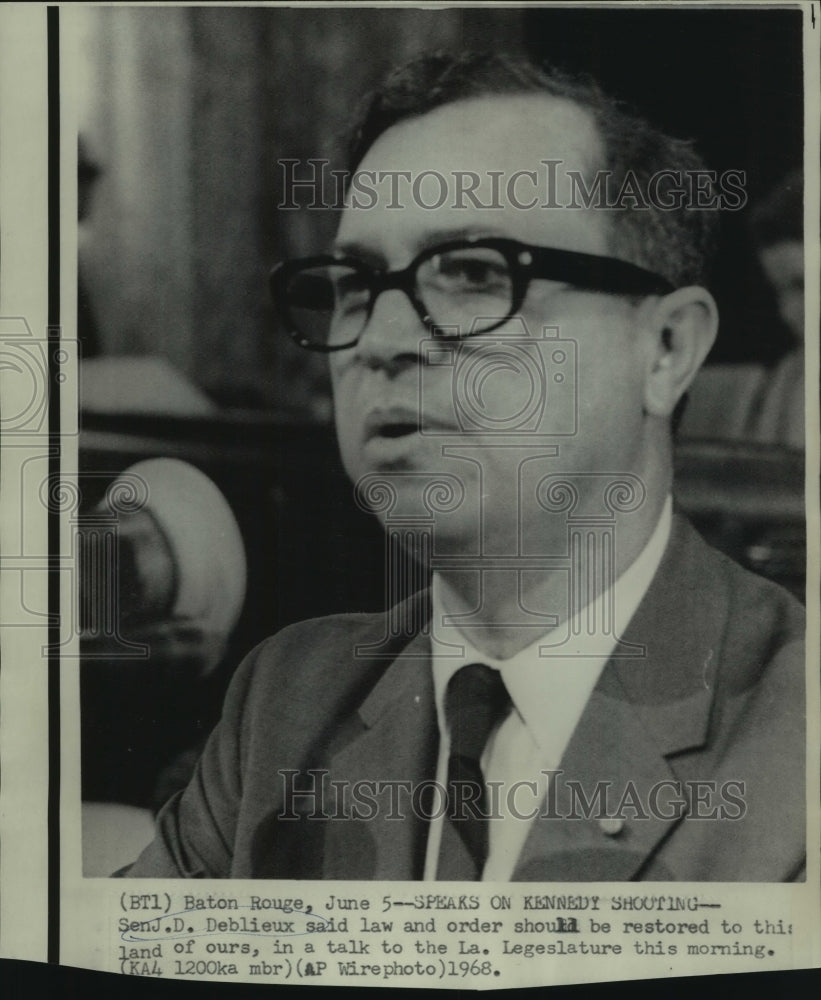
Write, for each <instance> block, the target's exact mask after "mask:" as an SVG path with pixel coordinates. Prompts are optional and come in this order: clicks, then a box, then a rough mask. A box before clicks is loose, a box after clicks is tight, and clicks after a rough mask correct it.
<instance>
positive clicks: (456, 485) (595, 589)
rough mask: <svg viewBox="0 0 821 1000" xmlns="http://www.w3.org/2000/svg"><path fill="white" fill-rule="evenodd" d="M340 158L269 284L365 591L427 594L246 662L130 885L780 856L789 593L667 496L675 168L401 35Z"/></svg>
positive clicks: (604, 871) (794, 827) (760, 870)
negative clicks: (355, 545) (325, 403)
mask: <svg viewBox="0 0 821 1000" xmlns="http://www.w3.org/2000/svg"><path fill="white" fill-rule="evenodd" d="M351 166H352V169H354V170H356V172H357V173H356V174H355V175H354V176H353V178H352V179H351V181H350V184H349V188H348V196H347V200H346V207H345V209H344V211H343V213H342V219H341V224H340V228H339V232H338V236H337V241H336V245H335V248H334V251H333V253H332V254H331V255H329V256H327V257H318V258H311V259H308V260H304V261H297V262H290V263H288V264H285V265H283V266H281V267H280V268H279V269H278V270H277V271H276V272H275V275H274V278H273V288H274V294H275V297H276V300H277V302H278V305H279V308H280V310H281V312H282V314H283V317H284V320H285V323H286V324H287V326H288V327H289V330H290V332H291V333H292V334H293V336H294V337H295V339H296V340H297V341H298V343H300V344H301V345H302V346H304V347H308V348H313V349H318V350H323V351H326V352H327V353H328V354H329V358H330V362H331V373H332V378H333V385H334V397H335V408H336V425H337V433H338V437H339V443H340V449H341V453H342V457H343V461H344V463H345V467H346V470H347V472H348V474H349V475H350V477H351V479H352V481H353V482H354V483H355V484H356V489H357V496H358V498H359V500H360V502H361V503H363V504H365V505H367V506H369V507H370V508H371V509H373V510H374V511H375V512H376V513H377V516H379V517H380V519H381V520H382V521H383V523H384V525H385V529H386V533H387V536H388V553H389V559H388V567H387V569H388V572H387V576H386V587H387V588H388V590H389V591H390V592H393V591H394V590H397V589H399V590H401V589H402V585H399V584H397V582H396V578H397V577H404V576H407V574H408V573H410V572H412V570H410V569H409V567H410V566H411V565H416V564H417V562H422V563H423V564H426V565H428V566H429V567H430V569H431V570H432V583H431V586H430V587H429V588H425V589H423V590H422V591H421V592H419V593H416V594H415V595H414V596H413V597H411V598H409V599H408V600H406V601H404V602H402V603H400V604H399V605H397V606H396V607H394V608H393V609H392V610H391V611H390V612H389V613H388V614H387V615H385V616H375V615H363V616H339V617H332V618H328V619H322V620H318V621H313V622H309V623H301V624H298V625H295V626H292V627H291V628H288V629H286V630H284V631H283V632H282V633H281V634H280V635H279V636H276V637H274V638H273V639H270V640H268V641H267V642H266V643H263V644H262V646H260V647H259V648H258V649H257V650H256V651H255V652H254V653H252V654H251V656H250V657H249V658H248V659H247V660H246V661H245V663H244V664H243V665H242V666H241V667H240V669H239V670H238V671H237V673H236V675H235V678H234V680H233V682H232V686H231V689H230V691H229V694H228V696H227V699H226V703H225V708H224V713H223V718H222V720H221V722H220V723H219V725H218V727H217V729H216V730H215V732H214V734H213V735H212V737H211V739H210V741H209V743H208V746H207V747H206V750H205V752H204V754H203V757H202V759H201V761H200V764H199V765H198V768H197V770H196V773H195V775H194V778H193V780H192V782H191V784H190V785H189V787H188V788H187V789H186V790H185V791H184V792H183V793H181V794H180V795H178V796H176V797H175V798H174V799H172V800H171V801H170V802H169V803H168V805H167V806H166V807H165V809H164V810H163V811H162V812H161V814H160V816H159V817H158V831H157V837H156V839H155V841H154V843H153V844H152V845H150V846H149V848H147V850H146V851H145V852H144V853H143V855H142V856H141V857H140V859H138V861H137V862H136V863H135V865H134V866H132V868H131V869H130V870H129V874H130V875H134V876H136V875H164V876H172V875H184V876H187V877H196V876H206V877H208V876H213V877H220V876H222V877H227V876H231V877H280V878H288V877H302V878H352V879H357V878H363V879H365V878H386V879H390V878H392V879H429V880H432V879H440V880H448V879H457V880H473V879H476V880H478V879H484V880H488V881H491V880H498V881H507V880H522V881H532V880H537V881H562V880H564V881H568V880H570V881H575V880H596V881H599V880H614V881H620V880H633V879H647V880H696V879H700V880H709V881H721V880H731V881H732V880H756V881H758V880H764V881H767V880H772V881H776V880H789V879H794V878H798V877H800V873H801V870H802V859H803V850H804V848H803V844H804V818H803V810H804V777H803V774H804V739H803V726H804V711H803V687H804V680H803V677H804V673H803V670H804V668H803V653H802V652H801V641H802V638H803V620H802V612H801V608H800V606H799V605H798V604H797V602H795V601H794V600H793V599H792V598H791V597H790V596H789V595H788V594H786V593H785V592H784V591H782V590H780V589H779V588H777V587H775V586H773V585H771V584H769V583H766V582H765V581H763V580H761V579H759V578H757V577H754V576H752V575H750V574H748V573H746V572H745V571H743V570H742V569H740V568H739V567H737V566H736V565H734V564H733V563H731V562H729V561H728V560H726V559H724V558H723V557H722V556H720V555H719V554H718V553H716V552H714V551H713V550H711V549H709V548H708V547H707V546H706V545H705V544H704V543H703V542H702V541H701V539H700V538H699V537H698V536H697V535H696V533H695V532H694V531H693V529H692V528H691V527H690V526H689V525H688V524H687V522H686V521H685V520H684V519H683V518H682V517H681V516H680V515H679V514H678V513H677V512H675V511H674V510H673V504H672V499H671V490H672V478H673V475H672V434H673V427H672V425H673V423H674V421H675V419H676V415H677V413H678V412H680V408H681V400H682V399H683V398H684V396H685V394H686V391H687V387H688V385H689V384H690V382H691V381H692V379H693V378H694V376H695V374H696V372H697V370H698V368H699V366H700V365H701V363H702V361H703V360H704V358H705V356H706V354H707V352H708V351H709V349H710V346H711V344H712V342H713V339H714V337H715V333H716V328H717V314H716V307H715V304H714V302H713V299H712V297H711V296H710V294H709V292H707V291H706V289H705V288H704V287H703V283H702V282H703V279H704V270H705V267H706V261H707V257H708V251H709V245H710V242H711V239H712V229H713V224H714V221H715V216H716V214H717V209H718V208H719V207H720V199H717V196H715V193H714V192H711V191H710V190H709V184H708V185H707V187H705V186H704V184H705V182H704V180H703V179H704V176H705V174H704V170H703V166H702V164H701V162H700V160H699V159H698V157H697V156H696V154H695V153H694V152H693V151H692V149H691V148H690V147H689V145H687V144H685V143H681V142H678V141H676V140H672V139H669V138H668V137H666V136H663V135H661V134H660V133H658V132H656V131H655V130H654V129H652V128H651V127H650V126H649V125H648V124H647V123H645V122H643V121H641V120H639V119H636V118H634V117H631V116H629V115H627V114H626V113H625V112H624V111H623V110H621V109H620V108H619V107H618V106H617V105H615V103H614V102H612V101H610V100H609V99H607V98H605V97H603V96H602V95H601V94H600V93H599V92H598V90H596V89H595V88H593V87H592V86H588V85H586V84H581V83H578V82H574V81H570V80H567V79H564V78H563V77H561V76H559V75H556V74H547V73H543V72H542V71H539V70H536V69H534V68H532V67H529V66H528V65H527V64H524V63H522V62H519V61H517V60H514V59H509V58H506V57H497V56H465V57H462V58H450V57H442V56H431V57H424V58H422V59H419V60H416V61H415V62H414V63H412V64H410V65H409V66H408V67H405V68H404V69H403V70H401V71H399V72H398V73H396V74H394V76H393V77H392V78H391V79H389V81H388V82H387V83H386V84H385V86H384V87H383V88H382V90H381V91H379V92H377V94H376V95H375V96H374V98H373V99H372V101H371V103H370V105H369V107H368V108H367V111H366V113H365V116H364V118H363V120H362V122H360V124H359V127H358V128H357V130H356V131H355V133H354V141H353V146H352V159H351ZM694 178H695V180H694ZM403 185H404V186H403ZM694 200H695V201H696V202H697V204H695V203H694ZM409 552H410V553H411V555H412V556H413V559H412V560H411V561H408V559H407V553H409Z"/></svg>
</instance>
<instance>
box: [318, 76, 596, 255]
mask: <svg viewBox="0 0 821 1000" xmlns="http://www.w3.org/2000/svg"><path fill="white" fill-rule="evenodd" d="M602 159H603V154H602V144H601V140H600V138H599V136H598V132H597V129H596V125H595V123H594V121H593V117H592V115H591V114H590V112H589V111H587V109H585V108H582V107H581V106H579V105H577V104H576V103H575V102H573V101H570V100H567V99H565V98H554V97H552V96H550V95H542V94H516V95H498V96H496V95H494V96H487V97H476V98H470V99H465V100H461V101H458V102H455V103H452V104H447V105H443V106H442V107H440V108H435V109H434V110H432V111H430V112H427V113H426V114H424V115H420V116H417V117H414V118H409V119H404V120H403V121H400V122H398V123H397V124H396V125H394V126H392V127H391V128H389V129H388V130H387V131H386V132H384V133H383V134H382V135H381V136H379V138H378V139H377V140H376V141H375V142H374V144H373V145H372V146H371V147H370V149H369V150H368V151H367V153H366V154H365V156H364V158H363V160H362V162H361V163H360V165H359V167H358V169H357V174H359V176H360V178H361V181H362V183H361V184H359V185H358V184H357V181H356V177H355V178H354V182H353V183H352V185H351V188H350V190H349V196H348V204H347V207H346V209H345V211H344V212H343V217H342V221H341V225H340V230H339V236H338V240H337V243H338V244H340V245H341V246H345V247H347V246H352V245H356V246H363V247H365V246H369V245H373V246H374V247H375V248H376V247H379V246H380V245H381V244H382V242H383V241H385V240H389V239H390V237H395V238H396V239H397V240H398V239H399V238H404V239H406V240H411V239H412V238H413V235H414V234H418V239H419V241H420V242H421V243H426V242H429V236H428V234H429V233H431V232H433V231H442V232H446V233H451V232H453V233H456V232H458V231H460V230H461V229H464V230H466V231H468V232H475V231H477V230H486V231H487V232H488V233H502V234H506V235H511V236H514V237H517V238H521V239H530V240H532V241H533V242H544V241H545V237H540V236H539V231H540V229H542V228H543V227H544V225H548V226H549V227H550V228H551V229H552V230H555V232H556V239H557V240H558V242H557V245H566V246H568V247H573V246H574V245H575V244H576V237H575V236H574V233H575V231H576V230H579V231H580V232H582V231H586V230H588V229H590V228H591V227H592V228H597V229H598V228H600V227H601V224H602V222H603V220H601V219H595V220H594V219H589V218H581V216H583V215H585V214H586V213H584V212H583V211H580V210H578V209H571V210H566V209H565V210H559V209H550V208H548V209H546V210H544V211H539V212H536V213H534V212H528V211H526V210H525V208H524V207H523V206H525V205H526V204H528V203H530V202H532V201H533V198H534V196H538V202H539V205H540V206H541V205H543V204H545V203H547V202H549V201H552V202H554V203H555V204H558V205H566V204H568V202H569V200H570V183H571V182H570V174H572V173H576V174H581V175H583V176H584V177H585V178H588V177H589V176H590V174H591V172H592V171H593V170H595V169H596V167H597V166H598V165H599V164H600V163H601V162H602ZM568 172H570V173H568ZM548 188H549V190H548ZM559 211H561V216H562V217H561V218H559V217H558V212H559ZM574 217H575V218H574ZM589 249H591V250H595V249H596V248H595V247H590V248H589Z"/></svg>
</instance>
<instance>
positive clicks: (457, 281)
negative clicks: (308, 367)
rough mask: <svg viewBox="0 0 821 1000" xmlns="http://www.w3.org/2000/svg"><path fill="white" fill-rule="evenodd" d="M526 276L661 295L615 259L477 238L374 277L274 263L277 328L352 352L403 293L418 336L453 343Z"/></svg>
mask: <svg viewBox="0 0 821 1000" xmlns="http://www.w3.org/2000/svg"><path fill="white" fill-rule="evenodd" d="M534 278H542V279H548V280H550V281H558V282H561V283H563V284H568V285H572V286H573V287H575V288H577V289H579V290H582V291H591V292H604V293H606V294H610V295H666V294H667V293H669V292H672V291H673V290H674V286H673V285H672V284H670V282H669V281H667V279H666V278H663V277H661V275H658V274H654V273H653V272H652V271H647V270H645V269H644V268H642V267H638V266H637V265H635V264H631V263H629V262H628V261H625V260H619V259H618V258H615V257H600V256H597V255H595V254H586V253H578V252H576V251H573V250H559V249H556V248H555V247H540V246H531V245H529V244H526V243H519V242H518V241H517V240H511V239H503V238H496V237H492V238H491V237H488V238H485V237H480V238H475V239H466V240H458V241H453V242H449V243H443V244H441V245H439V246H435V247H432V248H431V249H429V250H425V251H423V252H422V253H420V254H419V255H418V256H417V257H416V258H415V259H414V260H413V261H411V263H410V264H409V265H408V266H407V267H406V268H404V269H403V270H401V271H378V270H375V269H373V268H371V267H369V266H368V265H367V264H365V263H363V262H362V261H360V260H357V259H356V258H352V257H347V256H344V255H334V254H326V255H324V256H318V257H306V258H302V259H300V260H291V261H286V262H285V263H282V264H278V265H277V266H276V267H275V268H274V269H273V271H272V272H271V277H270V287H271V294H272V296H273V299H274V305H275V307H276V309H277V311H278V313H279V315H280V317H281V318H282V321H283V323H284V324H285V327H286V329H287V330H288V332H289V333H290V334H291V336H292V337H293V338H294V340H295V341H296V342H297V343H298V344H299V345H300V347H305V348H307V349H308V350H312V351H325V352H330V351H341V350H344V349H345V348H347V347H353V346H354V345H355V344H356V343H357V342H358V340H359V338H360V337H361V336H362V332H363V331H364V329H365V327H366V326H367V324H368V321H369V320H370V317H371V314H372V312H373V308H374V305H375V303H376V300H377V298H378V297H379V296H380V295H381V294H382V292H386V291H388V290H389V289H398V290H400V291H402V292H404V293H405V295H407V297H408V299H409V300H410V302H411V305H412V306H413V308H414V309H415V310H416V313H417V315H418V316H419V319H420V320H421V321H422V323H423V324H424V325H425V327H426V328H427V329H428V331H431V332H432V331H434V330H437V331H439V332H440V333H443V334H444V335H446V336H447V335H450V336H454V337H464V336H472V335H474V334H478V333H489V332H490V331H491V330H495V329H497V328H498V327H500V326H502V325H503V324H504V323H506V322H507V321H508V320H509V319H510V318H511V316H513V315H515V314H516V313H517V312H518V311H519V309H520V308H521V305H522V302H523V301H524V299H525V296H526V294H527V290H528V286H529V285H530V282H531V281H532V280H533V279H534Z"/></svg>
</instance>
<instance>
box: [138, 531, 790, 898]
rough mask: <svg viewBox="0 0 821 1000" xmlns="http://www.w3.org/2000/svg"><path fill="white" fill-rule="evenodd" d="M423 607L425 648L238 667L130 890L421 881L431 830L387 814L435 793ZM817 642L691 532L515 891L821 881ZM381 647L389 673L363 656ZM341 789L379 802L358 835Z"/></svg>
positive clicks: (770, 594)
mask: <svg viewBox="0 0 821 1000" xmlns="http://www.w3.org/2000/svg"><path fill="white" fill-rule="evenodd" d="M425 608H426V597H425V595H421V596H420V597H418V598H416V599H414V600H413V601H411V602H410V603H409V604H408V605H407V606H406V607H405V609H404V610H405V612H406V613H407V616H406V617H405V619H404V620H405V623H406V624H407V623H408V622H410V623H413V624H414V630H415V631H416V634H415V635H414V637H413V638H411V639H410V640H408V639H407V638H403V637H402V636H399V637H391V636H389V635H387V631H388V630H387V625H386V622H387V620H388V619H387V617H386V616H385V615H342V616H335V617H329V618H323V619H317V620H314V621H309V622H303V623H300V624H297V625H294V626H291V627H289V628H287V629H285V630H283V631H282V632H281V633H279V634H278V635H277V636H274V637H273V638H271V639H268V640H266V641H265V642H263V643H262V644H261V645H260V646H259V647H258V648H257V649H256V650H255V651H254V652H253V653H251V655H250V656H249V657H248V658H247V659H246V660H245V661H244V662H243V664H242V665H241V666H240V668H239V669H238V670H237V673H236V675H235V677H234V679H233V681H232V684H231V687H230V689H229V692H228V695H227V697H226V701H225V706H224V711H223V716H222V719H221V721H220V723H219V724H218V726H217V728H216V730H215V731H214V733H213V734H212V736H211V738H210V740H209V742H208V744H207V747H206V749H205V751H204V754H203V756H202V758H201V760H200V762H199V764H198V766H197V769H196V771H195V774H194V777H193V779H192V781H191V783H190V785H189V787H188V788H187V789H186V790H185V791H184V792H182V793H180V794H179V795H177V796H175V797H174V798H173V799H172V800H171V801H170V802H169V803H168V804H167V805H166V806H165V807H164V809H163V810H162V812H161V813H160V815H159V817H158V826H157V837H156V839H155V841H154V842H153V843H152V844H151V845H150V846H149V847H148V848H147V849H146V850H145V851H144V852H143V854H142V855H141V856H140V858H139V859H138V860H137V862H136V863H135V864H134V865H133V866H132V867H131V869H130V870H129V871H128V872H127V874H128V875H129V876H163V877H174V876H177V877H179V876H186V877H232V878H254V877H257V878H263V877H267V878H316V879H320V878H325V879H419V878H421V877H422V871H423V865H424V856H425V842H426V833H427V824H426V822H425V821H424V819H422V818H417V817H415V816H414V815H413V814H412V811H411V810H410V809H408V801H407V798H405V800H404V807H403V806H402V801H403V800H402V797H401V795H400V796H399V798H394V799H393V800H391V798H390V796H391V795H394V796H397V791H396V789H397V787H398V786H397V785H396V782H411V783H422V782H425V781H426V780H429V779H432V778H433V777H434V776H435V769H436V756H437V747H438V732H437V726H436V719H435V708H434V697H433V683H432V677H431V669H430V658H429V651H428V639H427V638H426V636H425V635H424V628H423V623H424V615H425V613H426V611H425ZM413 616H416V617H413ZM392 620H393V621H394V622H396V620H397V619H396V618H394V619H392ZM400 631H401V630H400ZM406 634H407V633H406ZM803 636H804V620H803V609H802V607H801V606H800V604H799V603H798V602H797V601H796V600H795V599H794V598H793V597H792V596H791V595H789V594H788V593H787V592H786V591H784V590H782V589H781V588H780V587H777V586H775V585H774V584H772V583H770V582H768V581H766V580H763V579H761V578H759V577H757V576H755V575H753V574H751V573H748V572H747V571H746V570H743V569H742V568H741V567H739V566H738V565H736V564H735V563H733V562H731V561H730V560H728V559H726V558H725V557H724V556H722V555H720V554H719V553H717V552H716V551H714V550H713V549H711V548H709V547H708V546H707V545H706V544H705V543H704V542H703V540H702V539H701V538H700V536H698V535H697V534H696V532H695V531H694V530H693V529H692V528H691V527H690V525H689V524H688V523H687V522H686V521H684V520H683V519H682V518H680V517H678V516H676V518H675V519H674V525H673V531H672V534H671V539H670V542H669V544H668V547H667V551H666V552H665V555H664V557H663V560H662V563H661V565H660V567H659V569H658V571H657V573H656V576H655V578H654V580H653V582H652V583H651V585H650V588H649V590H648V592H647V594H646V595H645V597H644V600H643V601H642V603H641V605H640V606H639V608H638V610H637V612H636V614H635V615H634V617H633V619H632V621H631V623H630V625H629V627H628V629H627V631H626V634H625V635H624V636H623V637H622V638H623V639H624V640H625V642H631V643H635V644H641V645H643V646H644V647H645V655H644V656H643V657H639V658H635V657H629V658H618V657H614V658H611V659H610V661H609V662H608V663H607V665H606V666H605V668H604V670H603V671H602V674H601V676H600V678H599V681H598V683H597V685H596V687H595V689H594V691H593V693H592V695H591V697H590V700H589V702H588V704H587V706H586V708H585V710H584V712H583V714H582V717H581V719H580V721H579V723H578V726H577V728H576V730H575V732H574V733H573V736H572V737H571V740H570V743H569V745H568V746H567V749H566V751H565V754H564V756H563V758H562V761H561V765H560V770H561V772H562V773H561V774H560V775H559V776H558V777H557V778H556V781H555V786H554V790H555V793H556V799H555V804H554V808H553V809H552V810H551V811H552V816H551V815H547V816H540V817H539V818H537V819H536V820H534V821H533V823H532V825H531V828H530V830H529V833H528V837H527V840H526V842H525V846H524V848H523V850H522V853H521V855H520V857H519V860H518V863H517V865H516V869H515V871H514V874H513V881H544V882H553V881H630V880H663V881H676V880H687V881H692V880H701V881H786V880H792V879H796V878H801V877H803V875H802V861H803V856H804V843H805V777H804V775H805V740H804V726H805V713H804V690H805V680H804V654H803ZM380 642H381V643H382V646H381V648H380V654H381V655H379V656H376V657H373V656H363V655H361V654H362V647H367V646H371V648H373V647H374V644H376V645H377V648H379V643H380ZM357 649H358V652H357ZM323 781H324V786H323ZM568 781H570V782H571V783H572V782H578V786H577V787H578V788H581V789H582V790H583V791H584V792H585V795H586V797H587V799H588V800H590V799H591V796H593V795H594V793H595V790H596V789H597V788H598V789H602V788H606V789H607V790H608V797H607V800H606V803H605V808H604V810H602V808H601V804H602V800H598V802H597V803H595V804H594V808H592V809H585V808H584V805H583V803H582V800H579V799H578V798H577V799H576V800H575V803H576V804H575V806H574V804H573V799H572V798H570V797H569V794H570V786H569V785H568V784H567V782H568ZM331 782H335V783H347V788H348V789H350V788H351V787H353V783H355V782H360V783H362V782H370V783H372V784H365V785H362V784H360V785H358V786H357V788H359V789H360V791H361V790H362V789H364V790H365V798H364V799H360V801H359V804H358V817H359V818H356V817H352V816H351V815H350V808H351V806H352V805H354V804H355V803H352V802H351V801H343V799H342V797H341V796H339V795H337V794H334V793H337V792H339V790H340V789H341V788H342V787H344V784H335V785H332V784H331ZM380 782H381V783H382V784H381V785H380V784H379V783H380ZM390 783H393V789H394V790H393V792H391V791H390ZM601 783H609V785H606V784H605V785H603V784H601ZM323 787H324V789H325V791H326V793H327V794H325V795H323V794H321V793H322V789H323ZM406 787H407V786H406ZM412 787H417V785H416V784H415V785H413V786H412ZM288 789H290V790H291V792H293V791H297V792H299V791H300V790H301V791H302V792H304V793H305V794H302V795H296V796H293V795H290V794H289V793H288ZM368 790H370V791H371V792H372V793H373V794H371V795H370V800H371V806H370V807H369V805H368V802H367V799H368ZM625 796H626V798H625ZM682 796H683V799H685V800H687V805H686V806H681V805H679V806H678V808H677V807H676V802H677V801H678V800H679V798H680V797H682ZM374 803H375V805H376V808H373V804H374ZM397 803H398V805H397ZM417 803H418V800H417ZM631 803H632V804H631ZM391 806H393V808H391ZM614 811H615V812H616V813H617V819H616V821H615V822H614V820H613V818H612V816H611V818H610V820H609V822H608V821H607V820H606V819H605V820H604V821H602V815H603V812H607V813H610V814H612V813H613V812H614ZM346 812H347V814H346ZM368 812H373V813H375V815H373V816H370V817H369V816H368V815H367V813H368ZM574 813H575V815H573V814H574ZM403 817H404V818H403ZM618 817H620V819H619V818H618Z"/></svg>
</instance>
